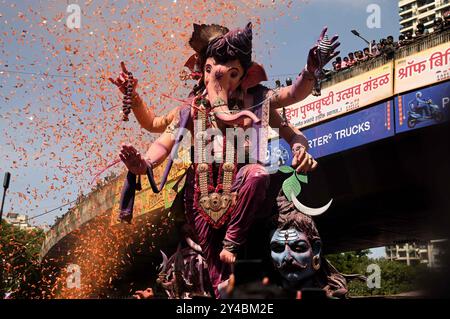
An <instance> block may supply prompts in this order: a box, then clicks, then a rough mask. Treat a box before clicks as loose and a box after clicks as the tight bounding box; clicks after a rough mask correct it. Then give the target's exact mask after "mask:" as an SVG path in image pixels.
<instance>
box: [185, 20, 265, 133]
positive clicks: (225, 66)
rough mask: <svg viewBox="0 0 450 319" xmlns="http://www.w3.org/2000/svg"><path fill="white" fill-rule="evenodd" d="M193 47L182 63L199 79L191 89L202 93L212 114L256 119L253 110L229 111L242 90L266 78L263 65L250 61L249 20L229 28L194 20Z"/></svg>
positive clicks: (228, 120)
mask: <svg viewBox="0 0 450 319" xmlns="http://www.w3.org/2000/svg"><path fill="white" fill-rule="evenodd" d="M189 44H190V46H191V47H192V48H193V49H194V50H195V51H196V54H194V55H193V56H192V57H191V58H190V59H189V60H188V62H186V64H185V66H186V67H188V68H189V69H190V70H191V71H192V72H193V73H192V74H195V75H196V76H197V78H198V79H199V83H198V85H197V86H196V88H195V89H194V93H195V94H198V93H204V94H206V96H207V99H208V100H209V103H210V105H211V108H212V109H213V111H214V114H215V116H216V117H217V118H218V119H219V120H220V121H222V122H224V123H225V124H229V125H240V124H242V123H243V120H244V119H246V118H247V119H250V120H251V121H252V122H253V123H258V122H259V121H260V119H259V118H258V117H257V116H255V114H254V113H252V112H250V111H248V110H244V111H239V112H237V113H233V112H230V107H231V106H233V108H234V106H235V105H236V104H237V105H238V106H242V105H243V97H244V93H245V92H246V91H247V90H248V89H250V88H252V87H254V86H256V85H258V84H259V83H260V82H262V81H266V80H267V75H266V72H265V70H264V68H263V67H262V66H261V65H259V64H257V63H255V62H253V61H252V24H251V23H248V24H247V25H246V26H245V28H243V29H236V30H232V31H229V30H228V29H227V28H225V27H222V26H219V25H205V24H203V25H197V24H194V32H193V33H192V37H191V39H190V41H189Z"/></svg>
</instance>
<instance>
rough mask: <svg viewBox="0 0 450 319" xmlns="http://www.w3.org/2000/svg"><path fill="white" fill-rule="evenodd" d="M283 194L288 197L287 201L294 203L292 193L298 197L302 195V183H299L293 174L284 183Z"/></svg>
mask: <svg viewBox="0 0 450 319" xmlns="http://www.w3.org/2000/svg"><path fill="white" fill-rule="evenodd" d="M282 188H283V193H284V195H286V197H287V199H288V200H290V201H292V199H291V193H292V192H294V195H295V196H298V195H299V194H300V191H301V190H302V186H301V185H300V182H299V181H298V179H297V177H295V175H294V174H292V176H291V177H289V178H287V179H286V180H285V181H284V182H283V187H282Z"/></svg>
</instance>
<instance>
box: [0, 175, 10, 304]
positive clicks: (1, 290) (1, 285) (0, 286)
mask: <svg viewBox="0 0 450 319" xmlns="http://www.w3.org/2000/svg"><path fill="white" fill-rule="evenodd" d="M10 179H11V173H10V172H6V173H5V178H4V179H3V197H2V206H1V207H0V231H1V230H2V217H3V206H4V205H5V195H6V191H7V189H8V187H9V180H10ZM0 234H1V233H0ZM3 256H4V254H3V253H2V252H1V251H0V299H3V298H4V296H5V289H4V284H5V283H4V281H3V269H4V268H5V267H3Z"/></svg>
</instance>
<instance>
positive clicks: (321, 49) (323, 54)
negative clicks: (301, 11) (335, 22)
mask: <svg viewBox="0 0 450 319" xmlns="http://www.w3.org/2000/svg"><path fill="white" fill-rule="evenodd" d="M327 30H328V28H327V27H324V28H323V30H322V32H321V33H320V36H319V40H317V43H316V44H315V45H314V46H313V47H312V48H311V49H310V50H309V54H308V60H307V61H308V62H307V64H306V70H307V71H308V72H310V73H312V74H314V75H316V77H317V72H321V71H322V69H323V67H324V66H325V65H326V64H327V63H328V62H330V61H331V60H332V59H333V58H334V57H336V56H337V55H339V53H340V51H337V52H335V50H336V48H337V47H338V46H339V45H340V44H341V43H340V42H337V39H338V38H339V36H338V35H335V36H333V37H332V38H331V40H329V39H328V36H327V34H326V33H327Z"/></svg>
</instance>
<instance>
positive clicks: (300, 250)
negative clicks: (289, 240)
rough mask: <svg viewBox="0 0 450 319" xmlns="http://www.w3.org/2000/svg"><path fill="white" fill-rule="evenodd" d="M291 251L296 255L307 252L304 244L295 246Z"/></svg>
mask: <svg viewBox="0 0 450 319" xmlns="http://www.w3.org/2000/svg"><path fill="white" fill-rule="evenodd" d="M293 250H294V251H295V252H297V253H304V252H306V251H307V250H308V246H307V245H306V244H296V245H295V246H294V247H293Z"/></svg>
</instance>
